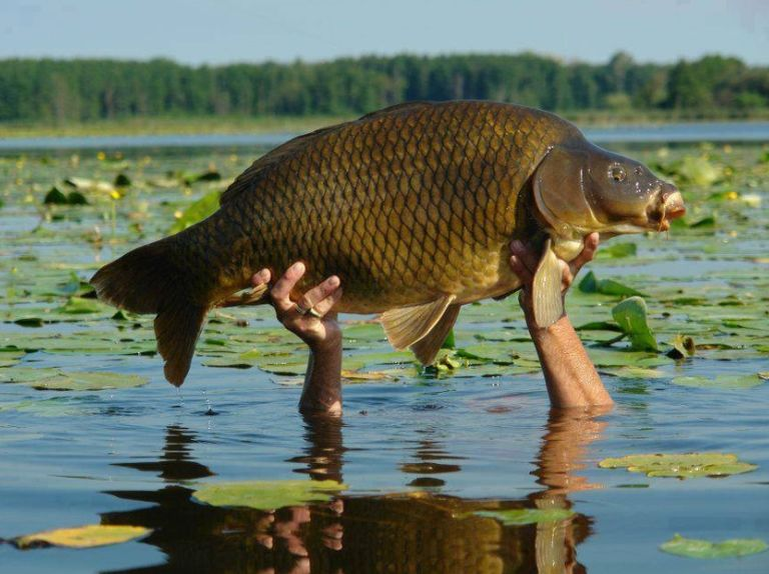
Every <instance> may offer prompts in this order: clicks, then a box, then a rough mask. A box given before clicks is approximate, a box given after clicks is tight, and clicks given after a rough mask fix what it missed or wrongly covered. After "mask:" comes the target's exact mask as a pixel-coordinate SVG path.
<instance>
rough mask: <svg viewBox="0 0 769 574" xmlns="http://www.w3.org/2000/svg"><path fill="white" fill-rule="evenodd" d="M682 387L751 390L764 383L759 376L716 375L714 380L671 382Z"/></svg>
mask: <svg viewBox="0 0 769 574" xmlns="http://www.w3.org/2000/svg"><path fill="white" fill-rule="evenodd" d="M671 382H672V383H673V384H674V385H679V386H682V387H695V388H699V389H750V388H752V387H757V386H758V385H761V384H763V383H764V380H763V379H762V378H761V377H760V376H759V375H758V374H752V375H716V376H715V377H713V378H710V377H703V376H687V377H675V378H674V379H673V380H672V381H671Z"/></svg>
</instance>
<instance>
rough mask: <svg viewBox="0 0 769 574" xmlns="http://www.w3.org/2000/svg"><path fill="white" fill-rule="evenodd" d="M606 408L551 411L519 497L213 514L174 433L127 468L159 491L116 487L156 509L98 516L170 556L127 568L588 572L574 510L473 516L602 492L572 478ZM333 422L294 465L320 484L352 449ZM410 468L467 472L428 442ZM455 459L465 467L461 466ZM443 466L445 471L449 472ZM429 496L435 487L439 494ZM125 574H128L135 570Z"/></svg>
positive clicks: (344, 500)
mask: <svg viewBox="0 0 769 574" xmlns="http://www.w3.org/2000/svg"><path fill="white" fill-rule="evenodd" d="M602 412H603V411H594V412H584V411H582V412H577V413H573V412H569V411H553V412H552V413H551V416H550V419H549V421H548V424H547V431H546V433H545V435H544V437H543V442H542V447H541V449H540V452H539V454H538V457H537V461H536V462H537V470H536V471H535V474H536V475H537V477H538V480H537V482H538V483H539V484H540V485H541V486H542V487H543V488H542V489H541V490H538V491H537V492H534V493H532V494H530V495H529V496H528V497H527V498H526V499H524V500H503V501H500V500H493V501H489V500H464V499H461V498H456V497H451V496H446V495H440V494H432V493H431V492H428V491H422V492H419V491H418V492H410V493H404V494H392V495H379V496H342V497H339V498H338V499H336V500H334V501H333V502H331V503H327V504H318V505H310V506H302V507H293V508H283V509H280V510H278V511H276V512H272V513H271V512H262V511H258V510H253V509H246V508H242V509H233V508H216V507H213V506H208V505H204V504H199V503H196V502H194V501H193V500H192V499H191V495H192V490H191V489H189V488H187V487H185V486H183V485H182V484H181V483H182V482H183V481H187V480H191V479H200V478H205V477H208V476H212V475H213V472H212V471H211V470H209V469H208V468H207V467H206V466H204V465H202V464H200V463H198V462H196V461H194V460H192V459H191V456H192V453H191V445H192V444H193V443H195V442H196V438H195V435H194V433H192V432H190V431H188V430H186V429H184V428H183V427H179V426H171V427H169V428H168V429H167V431H166V443H165V447H164V449H163V454H162V455H161V457H160V460H158V461H156V462H150V463H123V464H121V466H124V467H129V468H134V469H137V470H139V471H142V472H154V473H157V474H158V475H159V476H161V477H162V478H163V480H164V481H165V482H166V483H167V484H166V486H165V487H163V488H162V489H160V490H156V491H113V492H110V494H112V495H114V496H117V497H119V498H122V499H126V500H135V501H141V502H148V503H151V505H150V506H147V507H144V508H140V509H137V510H130V511H122V512H110V513H105V514H103V515H102V523H103V524H130V525H138V526H145V527H148V528H152V529H153V533H152V534H151V535H150V536H149V537H148V538H146V539H145V540H144V542H145V543H147V544H151V545H154V546H156V547H158V548H159V549H160V550H162V551H163V552H164V553H165V554H166V555H167V562H166V563H165V564H162V565H157V566H149V567H144V568H138V569H134V570H129V571H130V572H254V573H260V574H262V573H263V574H267V573H271V574H277V573H291V574H294V573H300V572H313V573H318V572H321V573H334V574H342V573H345V574H357V573H375V572H430V573H433V572H446V573H455V572H477V573H500V574H502V573H508V572H539V573H540V574H545V573H547V574H550V573H556V572H558V573H562V572H568V573H573V572H574V573H576V572H585V568H584V567H583V566H582V565H581V564H579V563H578V562H577V557H576V546H577V544H579V543H581V542H582V541H583V540H584V539H585V538H587V536H589V534H590V530H591V529H590V522H591V521H590V519H589V518H587V517H585V516H583V515H579V514H575V515H573V516H572V517H570V518H568V519H565V520H560V521H553V522H543V523H539V524H532V525H524V526H502V525H501V524H500V523H499V522H498V521H496V520H494V519H492V518H487V517H480V516H476V515H474V514H472V513H473V512H475V511H478V510H499V509H512V508H541V509H544V508H570V507H571V502H570V501H569V500H568V497H567V496H568V493H569V492H571V491H573V490H582V489H585V488H595V487H596V486H595V485H591V484H588V483H586V482H585V480H584V479H583V478H581V477H578V476H575V475H574V474H573V471H574V470H577V469H579V468H580V464H581V460H582V457H583V455H584V451H585V449H586V448H587V446H588V445H589V444H590V443H591V442H592V441H594V440H595V439H597V438H598V437H599V436H600V433H601V430H602V428H603V425H604V424H605V423H602V422H599V421H596V420H595V417H596V415H600V414H602ZM342 427H343V423H342V421H341V420H340V419H338V418H329V417H317V416H316V417H308V418H307V419H306V420H305V439H306V446H305V449H304V452H303V453H302V454H301V455H300V456H297V457H295V458H293V459H291V461H290V462H294V463H298V464H300V465H301V467H300V468H298V469H297V470H296V471H297V472H302V473H307V474H309V475H310V478H311V479H314V480H328V479H333V480H337V481H340V482H341V481H342V467H343V463H344V453H345V449H344V447H343V444H342ZM413 458H414V459H416V461H415V462H413V463H412V462H408V463H404V465H403V470H404V472H418V473H420V474H422V473H424V474H428V475H429V476H427V477H419V478H424V479H431V478H432V479H434V480H435V481H438V482H437V483H436V484H434V485H433V486H438V483H439V482H440V479H437V478H436V477H435V474H436V473H438V474H439V473H441V472H456V471H459V470H460V464H461V459H457V460H453V461H452V463H451V464H446V463H439V462H438V461H439V460H442V459H455V457H452V456H451V455H450V454H448V453H447V452H445V450H444V446H443V445H442V444H441V443H440V442H439V441H437V440H436V439H435V438H434V437H433V436H429V437H428V438H427V439H424V440H420V441H419V442H418V444H417V448H416V449H415V451H414V453H413ZM456 463H460V464H456ZM444 466H445V467H446V468H442V467H444ZM433 490H434V489H433ZM129 571H126V572H129Z"/></svg>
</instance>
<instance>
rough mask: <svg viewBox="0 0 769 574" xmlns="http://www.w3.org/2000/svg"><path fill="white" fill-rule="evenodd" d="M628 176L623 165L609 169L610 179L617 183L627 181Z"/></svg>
mask: <svg viewBox="0 0 769 574" xmlns="http://www.w3.org/2000/svg"><path fill="white" fill-rule="evenodd" d="M626 175H627V174H626V173H625V168H623V167H622V166H621V165H613V166H611V167H610V168H609V177H610V178H612V179H613V180H614V181H616V182H622V181H625V177H626Z"/></svg>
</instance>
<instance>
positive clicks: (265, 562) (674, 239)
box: [0, 136, 769, 574]
mask: <svg viewBox="0 0 769 574" xmlns="http://www.w3.org/2000/svg"><path fill="white" fill-rule="evenodd" d="M227 137H230V136H227ZM177 143H178V142H177ZM186 143H191V142H190V141H189V140H186ZM240 143H248V142H240ZM220 144H221V147H220V146H219V144H217V147H209V148H202V147H200V148H186V149H185V150H184V151H183V153H182V151H181V150H178V149H177V150H172V149H169V150H166V151H162V150H160V151H159V150H157V149H152V150H149V149H146V148H144V147H138V148H132V147H131V146H128V145H127V144H120V147H121V149H123V152H124V153H123V155H122V156H114V155H113V156H109V157H107V159H104V160H100V159H97V157H96V154H95V152H93V151H91V152H88V151H83V152H80V154H79V155H78V156H77V158H73V157H71V153H69V152H68V153H66V154H65V153H61V154H57V153H55V152H54V153H51V154H48V153H47V152H46V153H40V154H33V155H30V156H27V157H24V158H22V157H19V156H17V155H16V154H15V153H13V152H10V151H8V152H7V153H5V154H4V156H3V157H1V158H0V189H1V190H2V196H0V197H2V199H3V202H4V206H3V207H2V208H0V278H1V280H2V283H0V315H1V316H2V319H3V322H2V323H0V349H4V350H3V351H2V352H0V361H4V363H0V365H7V366H0V376H3V373H12V372H15V373H17V374H16V375H14V376H15V377H16V378H17V379H19V378H21V379H23V378H24V376H29V377H31V376H32V375H30V374H29V373H30V371H29V370H27V371H23V370H19V369H20V368H25V367H26V368H29V369H34V370H35V371H37V372H40V371H39V370H40V369H44V368H56V369H59V370H61V371H63V372H65V373H72V372H78V371H96V372H107V373H113V375H110V376H113V377H114V378H115V381H118V379H119V378H120V377H124V376H125V375H138V376H141V377H146V379H147V380H148V381H149V382H148V384H145V385H143V386H137V387H133V388H120V389H106V390H70V391H55V390H50V389H46V388H45V387H46V383H45V380H41V381H40V382H39V383H38V384H35V383H34V381H33V382H32V383H30V384H24V383H23V382H20V383H14V384H2V385H0V460H2V461H3V462H2V464H1V465H0V538H3V539H5V540H6V541H10V540H11V539H13V538H14V537H17V536H20V535H23V534H28V533H33V532H39V531H42V530H49V529H54V528H64V527H70V526H78V525H84V524H103V525H132V526H142V527H146V528H148V529H151V530H152V531H151V533H149V534H148V535H147V536H145V537H144V538H142V539H140V540H137V541H132V542H126V543H123V544H117V545H113V546H105V547H101V548H93V549H83V550H74V549H63V548H36V549H30V550H24V551H22V550H19V549H17V548H15V547H14V546H13V545H12V544H10V543H6V544H0V572H3V573H5V572H8V573H13V574H16V573H38V572H51V571H55V572H62V573H65V572H73V573H75V572H77V573H82V572H132V573H140V572H141V573H144V572H179V573H181V572H185V573H186V572H255V573H298V572H310V571H311V572H313V573H318V572H321V573H324V572H329V573H342V572H343V573H345V574H353V573H355V574H357V573H364V574H366V573H379V572H383V573H384V572H387V573H422V572H425V573H433V572H444V573H471V572H479V573H510V572H521V573H524V572H525V573H529V572H539V573H541V574H544V573H556V572H557V573H561V572H569V573H578V572H590V573H592V574H595V573H614V572H618V571H621V572H625V573H628V574H632V573H639V574H640V573H647V572H650V571H654V572H660V573H662V572H676V573H716V572H719V573H727V572H728V573H732V572H744V573H756V574H758V573H765V572H767V571H769V553H767V552H764V553H762V554H756V555H753V556H747V557H743V558H728V559H719V560H698V559H693V558H684V557H678V556H673V555H670V554H667V553H664V552H662V551H661V550H660V549H659V546H660V544H662V543H664V542H665V541H667V540H669V539H671V538H672V537H673V536H674V535H675V534H676V533H680V534H681V535H683V536H685V537H688V538H699V539H707V540H711V541H720V540H724V539H732V538H759V539H763V540H765V541H769V433H767V405H768V404H769V385H767V384H766V383H763V382H762V381H761V380H759V379H758V377H757V373H759V372H764V371H769V361H768V360H767V359H768V358H769V337H768V335H769V328H768V327H767V323H768V322H769V317H767V302H768V301H769V299H767V293H769V273H767V269H768V264H769V259H767V253H769V234H768V233H767V230H768V229H769V209H767V203H769V195H768V194H767V189H769V183H768V180H767V168H766V166H765V165H764V164H763V163H761V158H762V155H761V154H762V153H763V150H762V149H761V148H760V146H741V147H740V149H735V150H722V149H720V148H718V149H716V150H715V151H711V152H708V153H710V156H709V159H708V161H709V162H710V164H711V165H712V166H715V167H716V168H718V169H720V170H722V173H727V172H725V171H723V170H725V169H726V167H728V168H730V169H731V170H732V171H731V172H730V173H732V175H730V176H728V177H727V176H726V175H724V176H723V177H725V178H726V179H724V180H723V181H722V182H721V183H715V184H713V185H712V186H710V187H702V186H700V187H697V186H689V187H685V188H684V191H685V193H686V195H687V201H688V202H689V216H688V219H687V222H688V224H690V225H692V226H691V227H686V228H680V229H674V230H673V231H671V233H670V237H668V238H666V237H663V236H654V237H633V238H620V239H615V240H613V241H612V242H610V243H607V245H606V246H605V247H606V248H607V250H608V247H609V246H611V245H612V244H615V243H622V242H628V243H632V244H634V245H636V249H637V251H636V253H635V255H631V256H629V257H622V258H611V257H605V258H599V259H597V260H596V261H595V262H593V263H591V265H590V266H589V268H590V270H592V271H593V272H594V273H595V274H596V276H597V277H599V278H601V279H603V278H612V279H615V280H617V281H620V282H622V283H624V284H627V285H629V286H632V287H633V288H634V289H637V290H638V291H640V292H642V293H643V294H644V295H645V298H646V301H647V305H648V308H649V318H650V322H651V325H652V327H653V328H654V331H655V335H656V338H657V340H658V341H659V342H660V345H661V350H662V352H661V353H659V354H653V353H650V354H640V355H639V354H638V353H634V352H630V351H628V349H627V344H626V343H625V342H620V343H616V344H614V345H613V346H611V347H605V346H601V342H605V341H606V340H608V339H610V338H611V337H614V336H615V335H616V333H615V332H610V331H609V332H607V331H600V330H599V331H590V330H586V331H581V334H582V336H583V338H584V340H585V342H586V344H587V346H588V350H589V352H590V353H591V356H592V357H593V360H594V361H595V362H596V364H597V365H598V366H599V369H600V371H601V372H602V374H603V377H604V381H605V383H606V385H607V387H608V389H609V391H610V392H611V394H612V396H613V397H614V399H615V401H616V406H615V407H614V408H613V409H610V410H607V409H596V410H581V409H576V410H569V411H555V410H551V409H550V408H549V405H548V401H547V396H546V393H545V387H544V381H543V378H542V376H541V374H540V373H539V372H538V369H537V365H536V355H535V353H534V350H533V347H532V346H531V343H530V342H529V341H527V333H526V330H525V326H524V324H523V321H522V317H521V313H520V311H519V309H518V307H517V302H516V301H515V300H514V298H511V299H510V300H506V301H501V302H487V303H483V304H481V305H477V306H468V307H466V308H465V309H464V310H463V312H462V314H461V316H460V321H459V323H458V326H457V329H456V339H457V346H458V347H461V348H463V349H465V350H466V351H468V352H470V353H473V354H475V355H483V356H487V357H488V360H486V361H475V362H473V361H471V362H470V363H468V364H462V365H461V366H459V368H457V369H454V370H446V371H440V372H423V371H421V370H419V369H417V367H416V366H414V365H413V364H412V363H411V362H410V361H409V360H408V359H403V358H402V357H401V358H398V359H397V360H396V359H393V358H392V356H391V355H390V354H389V347H388V346H387V344H386V342H385V341H384V340H383V336H382V333H381V330H380V327H379V326H378V325H376V324H371V323H361V322H360V318H359V317H352V316H346V317H342V321H343V327H344V329H345V332H346V334H347V339H346V343H345V360H346V361H349V362H348V366H349V367H350V368H354V369H358V370H360V371H361V372H375V373H380V374H382V375H383V376H384V378H383V379H381V380H355V379H350V380H348V381H347V383H346V384H345V389H344V396H345V414H344V417H343V418H342V419H341V420H329V419H323V418H303V417H302V416H300V415H299V414H298V413H297V410H296V403H297V400H298V397H299V393H300V385H299V384H298V382H299V380H300V376H301V372H302V371H303V368H304V367H303V361H304V360H305V357H306V351H304V350H303V349H302V348H301V345H298V344H297V343H296V342H295V341H292V340H291V339H290V338H284V337H285V336H284V335H283V332H282V331H281V329H280V328H279V326H278V325H277V323H276V321H275V319H274V318H273V316H272V313H271V312H270V309H264V308H257V309H239V310H234V311H232V312H231V313H229V312H228V313H217V314H216V315H215V316H214V317H213V320H212V321H211V322H210V323H209V325H208V327H207V329H206V331H205V332H204V334H203V336H202V339H201V342H200V344H199V346H198V353H197V355H196V358H195V361H194V363H193V367H192V370H191V372H190V375H189V377H188V380H187V382H186V384H185V385H184V386H183V387H182V389H181V391H177V390H176V389H174V388H172V387H171V386H170V385H168V384H167V383H166V382H165V381H164V380H163V376H162V367H161V361H160V359H159V358H158V357H157V356H153V354H152V351H153V348H154V342H153V338H152V330H151V329H152V325H151V318H149V317H138V316H137V317H129V318H128V320H125V319H124V318H120V317H115V316H114V309H110V308H107V307H103V306H98V305H97V306H95V307H89V305H96V304H95V303H93V300H89V299H87V298H86V299H79V298H78V297H77V295H82V294H85V293H86V292H87V291H86V288H85V287H84V286H83V285H81V284H79V280H85V279H87V278H88V277H89V276H90V275H91V274H92V273H93V270H94V269H95V268H97V267H98V266H99V265H101V264H102V263H104V262H105V261H108V260H110V259H111V258H112V257H114V256H115V255H116V254H120V253H123V252H125V251H126V250H127V249H129V248H130V247H132V246H134V245H138V244H141V243H145V242H147V241H149V240H150V239H152V238H154V237H159V236H161V235H163V234H164V233H165V232H166V230H167V228H168V226H169V225H170V223H171V222H172V221H173V219H174V215H173V214H174V212H176V211H178V210H183V209H184V208H185V207H186V206H187V205H189V203H190V202H191V201H192V200H193V199H196V198H198V197H200V196H201V195H203V194H204V193H206V192H208V191H209V190H211V189H216V188H217V186H219V187H221V184H220V183H217V182H214V183H211V184H205V183H201V184H195V185H194V186H193V187H192V188H186V187H184V186H181V185H180V184H179V182H178V180H174V178H175V177H177V176H175V175H173V173H174V172H179V171H182V170H183V171H186V172H188V173H198V172H201V171H203V170H206V169H210V168H211V167H212V166H215V167H216V168H217V169H218V170H219V171H220V172H221V173H222V175H223V176H224V177H225V178H229V177H233V176H235V175H236V174H237V173H239V172H240V171H241V170H242V169H243V168H244V167H245V166H247V165H248V164H249V163H250V161H252V159H253V157H254V156H255V155H256V152H254V151H253V150H251V149H248V148H244V147H242V146H240V147H233V146H234V143H233V141H232V140H228V141H226V142H220ZM143 145H150V146H152V147H153V148H154V147H156V146H159V145H161V144H159V143H158V141H157V140H152V143H146V144H143ZM174 145H177V144H174ZM75 147H78V148H86V147H89V146H86V145H83V143H82V142H80V143H78V144H77V145H76V146H75ZM95 147H97V148H103V147H110V146H108V145H107V144H105V143H104V142H102V143H100V144H99V145H96V146H95ZM639 153H642V155H641V157H642V159H644V160H645V161H649V162H651V161H664V162H665V165H668V166H674V165H676V164H675V162H676V161H678V160H679V159H680V158H685V157H690V156H691V157H695V156H699V155H700V154H701V153H702V152H701V151H700V150H699V148H697V147H691V148H681V149H676V150H673V152H665V153H672V155H670V156H667V155H665V156H664V158H663V156H661V155H660V154H659V153H658V152H657V151H656V149H654V148H653V147H652V148H650V149H648V150H646V151H643V152H639ZM767 165H769V164H767ZM671 169H672V168H671ZM169 172H170V174H169ZM117 173H125V174H127V175H129V176H130V177H131V179H132V180H133V185H132V187H131V188H130V189H129V190H128V191H127V192H125V195H124V197H123V198H121V199H119V200H114V202H113V200H111V199H110V197H109V196H108V195H101V196H100V195H98V194H99V192H97V191H88V192H86V195H87V197H88V198H89V201H90V203H91V205H89V206H85V207H59V208H54V209H52V210H46V209H44V208H43V206H42V204H41V199H42V197H43V196H44V195H45V193H46V192H47V191H48V190H49V188H50V186H51V185H53V184H54V183H55V184H57V185H58V186H59V187H61V189H62V190H63V191H68V190H69V189H70V188H68V187H66V186H64V185H63V184H61V180H62V179H64V178H68V177H73V176H79V177H89V178H93V179H95V180H102V181H112V180H113V179H114V177H115V175H116V174H117ZM729 192H735V194H736V195H735V196H734V197H733V196H728V197H727V195H728V194H729ZM719 194H720V195H719ZM724 194H726V195H724ZM730 198H731V199H730ZM756 198H757V199H756ZM708 217H713V219H714V221H715V223H714V225H709V224H708V221H707V218H708ZM703 222H704V223H703ZM698 223H699V225H698ZM585 271H587V270H585ZM585 271H583V274H584V273H585ZM73 296H74V298H73ZM618 301H619V298H618V297H616V296H612V295H604V294H596V293H584V292H580V291H579V290H578V289H577V288H576V287H575V288H574V289H573V290H572V293H571V294H570V295H569V299H568V301H567V308H568V309H569V312H570V315H571V316H572V320H573V322H574V323H575V324H577V325H584V324H586V323H588V322H591V321H592V322H595V321H611V320H612V315H611V309H612V307H613V306H614V305H615V304H616V303H617V302H618ZM78 305H80V307H78ZM677 334H683V335H691V336H692V337H693V338H694V340H695V343H697V344H698V349H697V352H696V354H695V355H694V356H693V357H690V358H687V359H683V360H674V359H672V358H669V357H668V356H666V355H665V352H666V351H668V350H669V349H670V347H669V345H667V343H669V342H671V341H672V340H673V339H674V338H675V336H676V335H677ZM253 349H256V350H262V351H266V350H267V351H270V352H276V350H278V351H280V350H281V349H283V350H284V354H283V355H281V354H278V355H276V357H277V358H275V359H269V357H267V360H265V357H264V356H261V357H257V358H256V359H253V360H252V359H250V358H249V357H254V356H255V355H253V354H251V355H249V351H250V350H253ZM249 361H252V362H249ZM460 362H461V361H460ZM235 365H237V367H235ZM244 367H250V368H244ZM8 369H15V371H10V370H8ZM681 377H694V378H695V379H694V380H695V381H699V383H698V384H696V385H695V386H686V384H687V379H681ZM697 377H699V378H697ZM718 377H720V378H718ZM8 378H9V375H6V376H5V379H4V380H8ZM703 380H705V381H706V383H705V384H702V381H703ZM707 381H711V383H710V384H707ZM746 381H748V382H747V383H746ZM751 381H752V382H751ZM35 386H37V387H39V388H35ZM690 452H720V453H734V454H736V455H737V456H738V457H739V459H740V460H741V461H745V462H748V463H751V464H753V465H756V468H755V470H752V471H751V472H747V473H744V474H736V475H733V476H727V477H722V478H712V477H702V478H689V479H685V480H683V479H677V478H661V477H649V476H646V475H645V474H643V473H633V472H628V471H627V470H625V469H622V468H619V469H605V468H600V467H599V466H598V463H599V461H601V460H603V459H605V458H609V457H621V456H625V455H629V454H640V453H667V454H674V453H690ZM297 480H298V481H301V482H302V483H305V482H313V481H320V480H333V481H337V482H339V483H342V484H343V485H344V486H343V487H341V488H342V490H341V492H339V493H338V494H336V495H333V496H332V497H331V499H330V500H327V501H322V502H313V503H306V504H298V503H297V504H293V505H288V506H284V507H281V508H278V509H276V510H275V511H274V512H273V511H270V510H269V509H268V510H266V509H261V510H258V509H254V508H242V507H240V508H233V507H219V506H213V505H209V504H205V503H203V502H200V501H198V500H197V499H196V498H195V496H194V493H195V491H197V490H198V489H201V488H203V487H204V486H206V485H210V484H215V483H219V482H232V481H260V482H262V483H263V484H261V486H259V489H262V490H265V489H267V490H269V489H270V488H274V487H278V486H280V485H285V484H288V482H287V481H297ZM264 483H266V484H267V486H265V484H264ZM292 484H293V483H292ZM514 509H527V510H528V511H529V515H528V516H537V517H538V518H536V521H533V522H532V521H529V522H528V523H526V520H524V521H523V522H524V523H523V524H517V525H516V524H507V525H506V524H504V523H503V522H502V521H501V520H499V519H498V518H494V517H493V516H490V515H488V514H484V513H487V512H495V511H499V510H514ZM545 511H560V512H561V514H558V513H557V512H554V513H552V514H550V515H548V514H546V513H545V514H543V513H544V512H545ZM537 513H539V514H537ZM543 516H544V517H545V518H543ZM547 516H550V518H547Z"/></svg>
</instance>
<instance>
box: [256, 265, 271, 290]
mask: <svg viewBox="0 0 769 574" xmlns="http://www.w3.org/2000/svg"><path fill="white" fill-rule="evenodd" d="M271 278H272V274H271V273H270V270H269V269H262V270H260V271H257V272H256V273H254V275H253V276H252V277H251V285H252V286H253V287H259V286H260V285H266V284H267V283H269V282H270V279H271Z"/></svg>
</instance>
